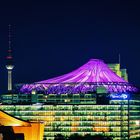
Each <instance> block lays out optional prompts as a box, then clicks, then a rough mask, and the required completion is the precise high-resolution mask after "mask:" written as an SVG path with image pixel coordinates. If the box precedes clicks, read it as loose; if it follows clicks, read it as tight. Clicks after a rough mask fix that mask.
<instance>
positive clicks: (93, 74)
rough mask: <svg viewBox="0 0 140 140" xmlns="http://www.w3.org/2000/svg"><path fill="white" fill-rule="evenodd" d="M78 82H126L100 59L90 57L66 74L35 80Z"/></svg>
mask: <svg viewBox="0 0 140 140" xmlns="http://www.w3.org/2000/svg"><path fill="white" fill-rule="evenodd" d="M77 82H78V83H79V82H95V83H98V82H99V83H101V82H104V83H106V82H107V83H108V82H127V81H125V80H124V79H123V78H121V77H119V76H118V75H117V74H116V73H114V72H113V71H112V70H111V69H110V68H109V67H108V65H107V64H105V63H104V62H103V61H102V60H98V59H91V60H90V61H88V62H87V63H86V64H84V65H83V66H81V67H80V68H78V69H77V70H74V71H72V72H70V73H68V74H65V75H62V76H59V77H55V78H51V79H48V80H44V81H40V82H37V83H38V84H41V83H77Z"/></svg>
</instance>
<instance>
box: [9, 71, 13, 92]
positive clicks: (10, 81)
mask: <svg viewBox="0 0 140 140" xmlns="http://www.w3.org/2000/svg"><path fill="white" fill-rule="evenodd" d="M11 90H12V70H8V91H11Z"/></svg>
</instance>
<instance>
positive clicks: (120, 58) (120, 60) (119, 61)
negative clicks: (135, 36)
mask: <svg viewBox="0 0 140 140" xmlns="http://www.w3.org/2000/svg"><path fill="white" fill-rule="evenodd" d="M119 64H120V65H121V55H120V53H119Z"/></svg>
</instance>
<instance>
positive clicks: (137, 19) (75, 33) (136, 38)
mask: <svg viewBox="0 0 140 140" xmlns="http://www.w3.org/2000/svg"><path fill="white" fill-rule="evenodd" d="M8 24H11V25H12V31H11V32H12V33H11V34H12V48H13V57H14V65H15V68H14V70H13V81H14V83H31V82H36V81H41V80H45V79H48V78H52V77H55V76H59V75H62V74H65V73H68V72H71V71H72V70H74V69H77V68H78V67H80V66H81V65H83V64H84V63H86V62H87V61H88V60H89V59H91V58H99V59H103V60H104V61H105V62H106V63H118V55H119V53H120V55H121V67H122V68H127V70H128V74H129V81H130V83H132V84H134V85H136V86H140V76H139V75H140V74H139V72H140V59H139V57H140V3H139V1H138V0H137V1H135V0H125V1H124V0H116V1H115V0H110V1H108V0H104V1H103V0H102V1H101V0H97V1H96V0H91V1H88V0H84V1H82V0H79V1H77V0H75V1H74V2H72V1H69V0H64V1H59V0H56V1H53V0H48V1H47V0H46V1H44V2H43V1H42V2H41V1H40V2H39V1H38V2H36V1H32V2H31V1H30V2H29V1H28V2H27V3H26V2H22V1H18V2H16V1H10V2H7V3H6V2H5V3H3V2H0V92H5V91H6V88H7V71H6V69H5V63H6V62H5V58H6V55H7V49H8Z"/></svg>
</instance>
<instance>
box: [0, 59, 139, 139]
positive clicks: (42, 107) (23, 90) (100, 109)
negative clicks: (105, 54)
mask: <svg viewBox="0 0 140 140" xmlns="http://www.w3.org/2000/svg"><path fill="white" fill-rule="evenodd" d="M108 66H109V67H110V68H111V69H110V68H109V67H108ZM108 66H107V65H106V64H104V62H103V61H100V60H93V59H92V60H90V61H89V62H88V63H87V64H85V65H84V66H82V67H80V68H79V69H78V70H75V71H73V72H71V73H69V74H66V75H64V76H60V77H56V78H53V79H49V80H46V81H41V82H36V83H33V84H24V85H20V86H18V88H19V87H20V88H19V89H18V92H15V93H13V94H10V93H7V94H2V95H1V102H2V104H1V106H0V109H1V110H4V111H5V112H7V113H9V114H11V115H13V116H15V117H17V118H21V119H23V120H29V121H35V122H38V121H39V122H43V123H44V124H45V129H44V139H47V140H49V139H50V140H51V139H54V136H55V135H57V134H62V135H64V136H69V135H71V134H74V133H78V134H80V135H85V134H91V135H96V134H102V135H105V136H110V137H112V138H113V140H128V139H130V140H133V139H134V140H135V139H140V94H139V92H138V89H137V88H135V87H134V86H132V85H130V84H129V83H128V82H127V80H128V79H127V73H126V70H122V71H121V70H120V65H119V64H114V65H113V64H110V65H108ZM121 77H123V78H121ZM76 80H77V81H76Z"/></svg>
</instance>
